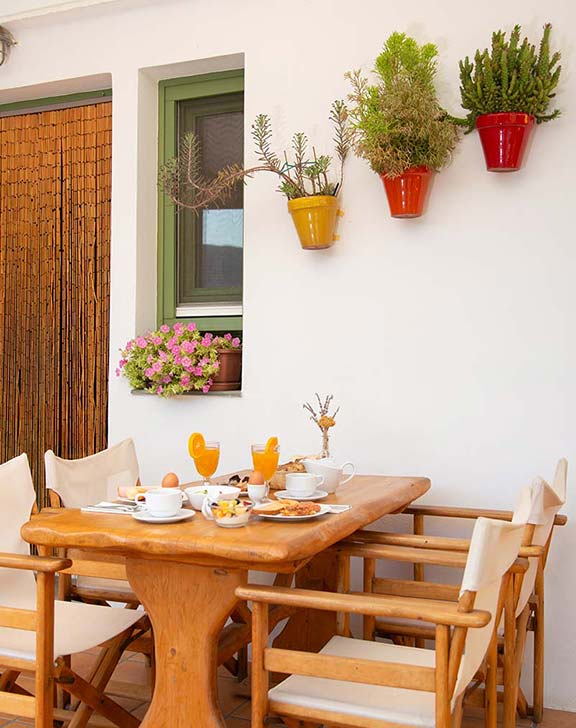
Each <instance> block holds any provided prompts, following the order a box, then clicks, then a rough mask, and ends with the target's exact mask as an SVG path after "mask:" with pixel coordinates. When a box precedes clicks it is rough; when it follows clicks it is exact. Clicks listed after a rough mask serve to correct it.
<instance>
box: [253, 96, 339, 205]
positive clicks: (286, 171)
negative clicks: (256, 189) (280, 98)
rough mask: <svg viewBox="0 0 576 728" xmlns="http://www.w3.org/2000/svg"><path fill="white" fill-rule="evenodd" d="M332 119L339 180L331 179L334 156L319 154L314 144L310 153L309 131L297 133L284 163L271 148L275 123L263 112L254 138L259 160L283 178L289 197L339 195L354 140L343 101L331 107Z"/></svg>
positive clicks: (282, 186)
mask: <svg viewBox="0 0 576 728" xmlns="http://www.w3.org/2000/svg"><path fill="white" fill-rule="evenodd" d="M330 121H331V122H332V124H333V125H334V130H335V134H334V144H335V149H336V155H337V157H338V160H339V162H340V176H339V180H338V181H336V182H334V181H330V180H329V179H328V173H329V171H330V167H331V164H332V158H331V157H330V156H328V155H326V154H322V155H320V156H318V155H317V154H316V150H315V149H314V147H312V154H310V153H309V151H308V148H309V139H308V137H307V136H306V134H303V133H302V132H296V134H294V135H293V137H292V142H291V154H292V158H290V157H289V155H288V153H287V152H286V151H285V152H283V158H284V162H281V161H280V159H279V157H278V156H277V155H276V154H275V153H274V152H273V151H272V150H271V140H272V126H271V122H270V119H269V117H268V116H266V115H265V114H260V115H259V116H257V117H256V120H255V122H254V124H253V125H252V139H253V140H254V144H255V146H256V152H257V154H258V159H259V160H260V162H262V163H263V164H265V165H267V166H268V167H269V170H268V171H271V172H275V173H276V174H278V175H279V177H280V186H279V187H278V191H279V192H281V193H282V194H284V195H286V197H287V198H288V199H289V200H294V199H296V198H298V197H310V196H311V195H337V194H338V192H339V191H340V188H341V186H342V182H343V174H344V161H345V160H346V157H347V156H348V153H349V151H350V148H351V146H352V143H353V129H352V127H351V124H350V122H349V119H348V111H347V109H346V106H345V104H344V102H343V101H334V103H333V104H332V107H331V109H330Z"/></svg>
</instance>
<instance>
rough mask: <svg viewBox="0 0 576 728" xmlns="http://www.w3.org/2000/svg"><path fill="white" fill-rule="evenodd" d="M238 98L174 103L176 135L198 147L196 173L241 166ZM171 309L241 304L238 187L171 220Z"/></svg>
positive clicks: (240, 199) (208, 175) (240, 101)
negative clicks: (190, 137) (174, 265)
mask: <svg viewBox="0 0 576 728" xmlns="http://www.w3.org/2000/svg"><path fill="white" fill-rule="evenodd" d="M243 104H244V99H243V94H242V93H233V94H225V95H222V96H213V97H209V98H199V99H191V100H185V101H179V102H178V104H177V120H178V123H177V134H178V138H179V139H180V138H181V137H182V136H183V135H184V134H186V133H187V132H189V131H193V132H194V133H195V134H196V135H197V137H198V139H199V141H200V145H201V149H202V159H201V169H202V174H203V175H204V176H205V177H206V178H211V177H213V176H214V175H215V174H217V172H218V171H219V170H220V169H222V168H223V167H225V166H227V165H230V164H239V165H242V164H243V160H244V111H243ZM177 246H178V257H177V259H178V289H177V305H190V304H194V303H211V304H213V303H228V302H230V303H240V302H241V301H242V255H243V185H242V184H239V185H238V186H237V187H236V188H235V190H234V191H233V193H232V194H231V195H230V196H229V197H227V198H226V199H225V200H224V201H220V202H218V203H216V204H214V205H213V206H211V207H209V208H207V209H204V210H202V211H201V212H200V213H198V214H195V213H193V212H191V211H190V210H181V211H180V212H179V215H178V221H177Z"/></svg>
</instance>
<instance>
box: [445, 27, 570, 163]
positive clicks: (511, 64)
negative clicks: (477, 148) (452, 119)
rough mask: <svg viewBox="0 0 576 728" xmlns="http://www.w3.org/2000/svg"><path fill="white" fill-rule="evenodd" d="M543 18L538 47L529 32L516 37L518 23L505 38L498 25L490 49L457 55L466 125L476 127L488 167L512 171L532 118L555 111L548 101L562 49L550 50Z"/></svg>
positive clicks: (521, 154)
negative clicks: (470, 56)
mask: <svg viewBox="0 0 576 728" xmlns="http://www.w3.org/2000/svg"><path fill="white" fill-rule="evenodd" d="M551 30H552V26H551V25H550V23H547V24H546V25H545V26H544V33H543V35H542V39H541V41H540V46H539V49H538V50H536V47H535V46H533V45H532V44H531V43H530V42H529V41H528V38H524V39H523V40H522V43H520V31H521V27H520V26H519V25H516V26H515V27H514V30H513V31H512V32H511V33H510V38H509V39H508V40H507V39H506V33H504V32H502V31H501V30H499V31H497V32H496V33H493V34H492V47H491V49H490V51H489V50H488V49H485V50H484V51H482V52H480V51H476V54H475V56H474V62H473V63H472V62H471V61H470V59H469V58H468V57H466V58H465V59H464V60H463V61H460V83H461V86H460V94H461V97H462V106H463V107H464V108H465V109H467V110H468V112H469V113H468V115H467V116H466V119H465V120H461V121H462V123H463V124H465V125H466V126H467V127H468V129H467V133H468V132H471V131H472V130H473V129H475V128H476V129H478V133H479V134H480V141H481V143H482V148H483V150H484V157H485V159H486V168H487V169H488V171H489V172H514V171H516V170H518V169H520V167H521V166H522V161H523V157H524V152H525V150H526V145H527V144H528V139H529V137H530V134H531V132H532V129H533V127H534V123H537V124H540V123H542V122H544V121H550V120H552V119H555V118H556V117H557V116H559V114H560V111H559V110H558V109H555V110H554V111H552V112H549V106H550V103H551V101H552V99H553V98H554V96H555V90H556V87H557V85H558V81H559V79H560V71H561V69H562V67H561V66H560V65H559V61H560V53H557V52H556V53H554V54H553V55H552V56H551V55H550V31H551Z"/></svg>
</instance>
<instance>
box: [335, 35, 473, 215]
mask: <svg viewBox="0 0 576 728" xmlns="http://www.w3.org/2000/svg"><path fill="white" fill-rule="evenodd" d="M437 55H438V50H437V48H436V46H435V45H433V44H432V43H426V44H425V45H423V46H419V45H418V43H417V42H416V41H415V40H414V39H413V38H410V37H408V36H406V35H405V34H404V33H393V34H392V35H391V36H390V37H389V38H388V40H387V41H386V43H385V44H384V48H383V49H382V53H380V55H379V56H378V58H377V59H376V63H375V67H374V73H375V74H376V76H377V82H376V84H375V85H371V84H370V83H369V81H368V80H367V79H366V78H364V77H363V76H362V74H361V72H360V71H354V72H351V73H347V74H346V77H347V78H348V79H349V80H350V82H351V84H352V93H351V94H350V97H349V98H350V101H351V102H352V105H353V106H352V108H351V109H350V116H351V118H352V121H353V125H354V128H355V131H356V138H355V139H356V143H355V150H356V153H357V154H358V156H360V157H362V158H363V159H365V160H366V161H367V162H368V163H369V164H370V167H371V168H372V169H373V170H374V172H376V173H377V174H378V175H380V177H381V179H382V182H383V183H384V188H385V190H386V194H387V197H388V204H389V206H390V213H391V215H392V217H419V216H420V215H422V213H423V211H424V208H425V204H426V199H427V196H428V191H429V187H430V182H431V179H432V176H433V174H434V172H437V171H440V170H441V169H442V168H443V167H444V166H445V165H446V164H447V163H448V161H449V160H450V158H451V155H452V152H453V150H454V148H455V147H456V144H457V142H458V138H459V134H458V127H457V124H456V123H455V121H454V120H453V119H452V118H451V117H450V116H449V115H448V113H447V112H446V111H445V110H444V109H443V108H442V107H441V106H440V104H439V102H438V98H437V95H436V89H435V87H434V77H435V75H436V60H435V59H436V56H437Z"/></svg>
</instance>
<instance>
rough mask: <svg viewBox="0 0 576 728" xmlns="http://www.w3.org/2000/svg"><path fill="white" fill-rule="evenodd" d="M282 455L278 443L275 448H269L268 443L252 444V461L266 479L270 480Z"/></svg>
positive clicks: (255, 468)
mask: <svg viewBox="0 0 576 728" xmlns="http://www.w3.org/2000/svg"><path fill="white" fill-rule="evenodd" d="M279 457H280V448H279V446H278V445H277V446H276V447H274V448H268V449H267V447H266V445H252V462H253V464H254V470H259V471H260V472H261V473H262V475H263V476H264V480H265V481H266V482H268V481H269V480H270V478H271V477H272V476H273V475H274V473H275V472H276V470H277V468H278V458H279Z"/></svg>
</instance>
